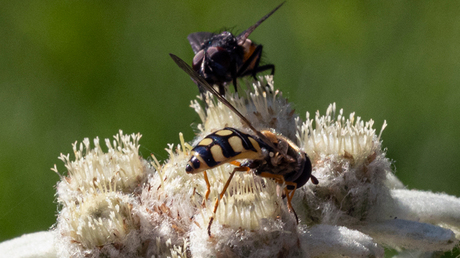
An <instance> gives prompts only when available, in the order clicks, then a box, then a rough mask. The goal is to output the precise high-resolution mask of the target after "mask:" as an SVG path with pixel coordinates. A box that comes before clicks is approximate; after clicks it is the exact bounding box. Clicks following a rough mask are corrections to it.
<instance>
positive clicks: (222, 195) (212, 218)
mask: <svg viewBox="0 0 460 258" xmlns="http://www.w3.org/2000/svg"><path fill="white" fill-rule="evenodd" d="M230 163H231V164H232V165H235V166H238V167H236V168H234V169H233V172H232V173H231V174H230V177H229V178H228V180H227V182H226V183H225V185H224V188H223V189H222V192H221V193H220V194H219V196H217V200H216V203H215V204H214V209H213V211H212V213H213V215H212V216H211V218H210V220H209V225H208V235H209V236H211V225H212V222H213V221H214V214H215V213H216V211H217V207H219V202H220V199H222V197H224V193H225V191H227V188H228V186H229V185H230V181H232V178H233V175H235V172H236V171H249V170H250V168H248V167H241V164H240V163H239V162H237V161H232V162H230Z"/></svg>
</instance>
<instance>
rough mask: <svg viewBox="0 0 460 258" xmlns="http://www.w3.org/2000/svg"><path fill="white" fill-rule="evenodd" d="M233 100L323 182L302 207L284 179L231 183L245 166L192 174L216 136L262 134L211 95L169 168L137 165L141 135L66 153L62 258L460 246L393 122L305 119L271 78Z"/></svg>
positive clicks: (330, 112) (58, 249)
mask: <svg viewBox="0 0 460 258" xmlns="http://www.w3.org/2000/svg"><path fill="white" fill-rule="evenodd" d="M225 97H226V98H227V99H228V101H229V102H230V103H231V104H232V105H233V106H234V107H235V108H236V109H237V110H239V112H241V114H242V115H243V116H245V117H246V118H248V119H249V121H250V122H251V124H252V126H253V127H254V128H255V129H256V130H269V131H270V132H272V133H274V134H275V135H277V136H282V137H286V138H287V139H290V140H291V141H292V144H295V145H296V146H298V149H299V150H298V151H299V152H305V153H306V154H307V155H308V157H309V159H310V161H311V163H312V168H313V171H312V174H313V175H314V176H315V177H316V178H317V179H318V181H319V183H318V184H317V185H315V184H313V183H312V182H311V181H309V182H307V183H306V184H305V185H303V186H301V187H299V188H298V189H297V190H296V191H295V195H294V196H293V197H292V208H293V209H290V208H289V207H288V202H287V198H286V197H285V194H286V191H285V188H286V184H284V183H282V182H281V181H279V180H278V181H275V180H273V179H272V178H268V177H261V176H259V175H256V174H254V173H253V171H252V170H249V171H238V172H235V174H234V176H233V178H232V179H231V180H229V178H230V176H231V175H232V172H234V170H235V168H238V167H237V166H236V163H234V164H230V163H228V162H225V161H224V162H222V164H220V165H219V166H217V167H214V168H212V169H208V170H207V171H206V173H204V172H200V173H197V174H188V173H186V170H185V167H186V165H187V163H188V161H189V160H190V158H191V153H192V149H193V147H192V146H195V145H196V144H197V143H198V142H200V141H201V140H202V139H203V138H204V137H206V136H207V135H209V134H210V133H213V132H215V131H216V130H221V129H223V128H225V127H232V128H235V129H237V130H239V131H241V132H243V133H246V134H249V135H255V132H253V131H252V130H251V129H250V128H248V126H247V125H246V124H245V123H243V122H242V121H240V118H239V117H238V116H237V115H236V114H235V113H233V111H231V110H230V109H229V108H228V107H227V106H225V105H223V104H222V103H220V102H218V101H216V99H215V98H214V97H213V96H211V95H210V94H206V96H205V99H204V100H202V101H204V102H205V103H206V104H205V105H202V104H200V101H199V100H196V101H192V103H191V106H192V108H194V109H195V110H196V112H197V113H198V115H199V116H200V118H201V119H202V124H200V125H198V128H199V129H200V133H199V134H198V135H197V137H196V139H195V140H193V141H191V144H189V143H186V142H185V140H184V139H183V137H182V134H180V144H177V145H175V144H170V145H169V146H168V148H166V151H167V152H168V153H169V159H168V160H166V161H163V162H159V161H158V160H157V159H156V158H155V157H154V156H152V158H149V159H150V161H147V160H146V159H144V158H143V157H141V156H139V139H140V135H139V134H137V135H135V134H133V135H124V134H123V132H121V131H120V133H119V134H118V135H116V136H115V140H114V141H113V142H110V141H109V140H106V145H107V151H104V150H102V148H101V146H100V145H99V140H98V139H97V138H96V139H95V140H94V147H91V145H90V142H89V140H88V139H85V140H84V141H83V143H81V144H79V145H78V144H76V143H75V144H74V154H75V159H71V158H70V156H69V155H61V157H60V159H61V160H62V161H64V164H65V166H66V169H67V173H66V174H65V176H64V175H62V176H61V181H60V182H59V183H58V185H57V200H58V202H59V204H60V206H61V210H60V212H59V215H58V220H57V224H56V226H55V228H54V230H53V231H52V232H53V234H54V245H55V255H56V256H57V257H383V256H384V249H383V248H384V247H387V248H392V249H394V250H396V251H398V252H400V255H401V256H405V255H407V256H426V255H430V254H433V253H436V252H445V251H449V250H452V248H454V246H455V245H457V244H458V238H459V237H460V199H459V198H457V197H453V196H448V195H445V194H438V193H431V192H424V191H415V190H407V189H405V187H404V186H403V184H402V183H401V182H400V181H399V180H398V179H397V178H396V177H395V176H394V174H393V172H392V169H391V163H390V161H389V159H388V158H387V157H386V153H385V151H384V150H383V149H382V142H381V133H382V130H383V128H384V127H385V126H386V123H385V122H383V123H382V124H383V125H382V129H381V130H379V132H377V131H376V129H375V128H374V122H373V121H372V120H370V121H368V122H365V121H362V120H361V118H360V117H359V116H356V115H355V114H354V113H351V114H350V115H345V113H344V111H343V110H339V111H338V112H337V109H336V106H335V104H332V105H330V106H329V107H328V108H327V110H326V113H325V114H321V113H320V112H319V111H318V112H316V114H315V116H314V118H313V117H310V114H309V113H307V115H306V117H305V120H303V119H302V118H301V117H299V116H298V115H297V114H296V113H295V112H294V110H293V109H292V107H291V105H290V104H289V103H288V102H287V100H286V99H285V98H283V96H282V93H281V92H280V91H279V90H277V89H275V87H274V84H273V80H272V77H265V78H261V79H260V81H256V82H254V83H253V84H248V87H247V90H246V91H243V90H241V89H240V90H239V92H238V94H236V93H235V94H231V93H229V92H227V93H226V95H225ZM199 99H201V97H199ZM146 158H147V157H146ZM239 161H240V162H242V164H245V163H244V160H239ZM53 170H55V171H56V172H57V168H56V166H55V168H54V169H53ZM240 170H243V169H240ZM266 172H268V173H270V172H272V171H266ZM59 174H63V173H59ZM287 183H289V182H287ZM226 186H227V188H226V190H225V191H223V189H224V188H225V187H226ZM217 201H218V203H219V205H218V206H217V205H216V202H217ZM216 207H217V208H216ZM296 215H297V218H298V219H297V218H296ZM211 222H212V223H211ZM209 233H210V234H209ZM37 237H38V236H37ZM40 237H41V235H40ZM24 239H28V240H27V241H31V240H30V239H32V236H31V237H29V238H24ZM18 241H19V240H18ZM24 241H26V240H24ZM41 242H44V241H43V240H41ZM14 245H18V244H17V243H16V242H12V243H8V247H11V246H14ZM5 248H7V247H5ZM0 250H1V245H0ZM49 252H50V251H49V250H48V253H49Z"/></svg>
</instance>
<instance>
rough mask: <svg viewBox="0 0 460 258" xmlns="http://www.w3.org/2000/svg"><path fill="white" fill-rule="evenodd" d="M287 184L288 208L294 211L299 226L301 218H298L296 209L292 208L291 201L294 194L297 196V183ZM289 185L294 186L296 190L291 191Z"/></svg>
mask: <svg viewBox="0 0 460 258" xmlns="http://www.w3.org/2000/svg"><path fill="white" fill-rule="evenodd" d="M285 183H286V188H285V191H286V198H287V203H288V208H289V209H290V210H291V211H292V213H294V216H295V220H296V222H297V224H299V217H297V213H296V212H295V210H294V207H292V203H291V200H292V198H293V197H294V194H295V190H296V189H297V183H295V182H285ZM288 185H290V186H293V187H294V189H292V190H289V189H288V188H287V186H288Z"/></svg>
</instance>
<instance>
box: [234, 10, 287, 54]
mask: <svg viewBox="0 0 460 258" xmlns="http://www.w3.org/2000/svg"><path fill="white" fill-rule="evenodd" d="M284 3H286V1H284V2H282V3H281V4H280V5H278V6H277V7H276V8H275V9H273V11H271V12H269V13H268V14H267V15H265V16H264V17H262V19H260V20H259V21H258V22H256V24H254V25H252V26H251V27H249V28H248V29H247V30H245V31H243V32H242V33H241V34H240V35H238V37H237V39H238V45H243V43H244V42H245V41H246V39H247V38H248V37H249V35H251V33H252V32H253V31H254V30H255V29H256V28H257V27H259V25H260V24H261V23H262V22H264V21H265V20H266V19H267V18H268V17H270V16H271V15H272V14H273V13H274V12H276V10H278V9H279V8H280V7H281V6H282V5H283V4H284Z"/></svg>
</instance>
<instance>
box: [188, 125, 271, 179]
mask: <svg viewBox="0 0 460 258" xmlns="http://www.w3.org/2000/svg"><path fill="white" fill-rule="evenodd" d="M261 158H263V154H262V151H261V147H260V144H259V141H258V140H256V139H255V138H254V137H253V136H251V135H249V134H245V133H242V132H240V131H238V130H236V129H235V128H231V127H226V128H224V129H222V130H219V131H216V132H214V133H212V134H209V135H207V136H206V137H205V138H204V139H203V140H201V141H200V142H199V143H198V144H197V145H196V146H195V147H194V148H193V150H192V158H190V160H189V162H188V164H187V166H186V168H185V170H186V172H187V173H198V172H202V171H204V170H207V169H211V168H214V167H217V166H219V165H222V164H225V163H228V162H230V161H233V160H237V159H261Z"/></svg>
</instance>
